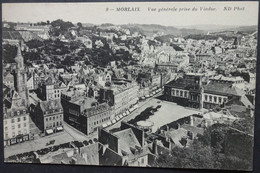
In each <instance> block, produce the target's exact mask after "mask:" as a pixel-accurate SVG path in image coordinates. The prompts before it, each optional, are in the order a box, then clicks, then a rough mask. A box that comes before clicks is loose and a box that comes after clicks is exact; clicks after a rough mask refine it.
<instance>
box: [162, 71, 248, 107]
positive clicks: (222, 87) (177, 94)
mask: <svg viewBox="0 0 260 173" xmlns="http://www.w3.org/2000/svg"><path fill="white" fill-rule="evenodd" d="M202 77H203V75H202V74H194V73H193V74H187V75H186V76H184V78H178V79H177V80H173V81H171V82H169V83H168V84H166V85H165V86H164V97H165V99H166V100H168V101H173V102H176V103H178V104H180V105H182V106H189V107H193V108H200V109H201V108H206V109H211V108H215V107H223V106H224V105H225V103H227V102H228V101H230V100H232V99H238V98H240V97H241V96H242V95H245V93H244V92H243V91H242V90H241V89H239V88H238V87H236V85H234V83H233V82H230V81H221V80H210V82H209V83H207V84H204V85H202Z"/></svg>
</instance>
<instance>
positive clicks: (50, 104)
mask: <svg viewBox="0 0 260 173" xmlns="http://www.w3.org/2000/svg"><path fill="white" fill-rule="evenodd" d="M40 108H41V110H42V111H43V112H49V113H50V112H53V111H59V110H60V109H62V110H63V108H62V106H61V103H60V100H51V101H42V102H40Z"/></svg>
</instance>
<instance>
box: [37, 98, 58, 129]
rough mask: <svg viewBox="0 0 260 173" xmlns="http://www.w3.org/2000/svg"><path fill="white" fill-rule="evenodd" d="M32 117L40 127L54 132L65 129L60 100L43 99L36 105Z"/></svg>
mask: <svg viewBox="0 0 260 173" xmlns="http://www.w3.org/2000/svg"><path fill="white" fill-rule="evenodd" d="M32 119H33V121H34V123H35V124H36V126H38V128H39V129H40V130H41V131H42V132H44V133H46V134H52V133H55V132H58V131H62V130H63V108H62V106H61V103H60V100H50V101H41V102H39V103H38V104H37V105H36V108H35V110H34V113H33V115H32Z"/></svg>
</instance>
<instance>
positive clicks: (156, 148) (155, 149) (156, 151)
mask: <svg viewBox="0 0 260 173" xmlns="http://www.w3.org/2000/svg"><path fill="white" fill-rule="evenodd" d="M153 154H155V155H158V146H157V139H155V140H154V142H153Z"/></svg>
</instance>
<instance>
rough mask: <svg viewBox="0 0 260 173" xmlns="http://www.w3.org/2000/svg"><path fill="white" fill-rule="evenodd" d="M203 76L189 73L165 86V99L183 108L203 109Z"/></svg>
mask: <svg viewBox="0 0 260 173" xmlns="http://www.w3.org/2000/svg"><path fill="white" fill-rule="evenodd" d="M202 77H203V74H196V73H189V74H186V75H185V76H184V78H178V79H177V80H173V81H171V82H169V83H167V84H166V85H165V86H164V97H165V99H166V100H168V101H173V102H176V103H178V104H180V105H182V106H189V107H193V108H202V101H201V99H202V93H201V92H202V89H203V88H202Z"/></svg>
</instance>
